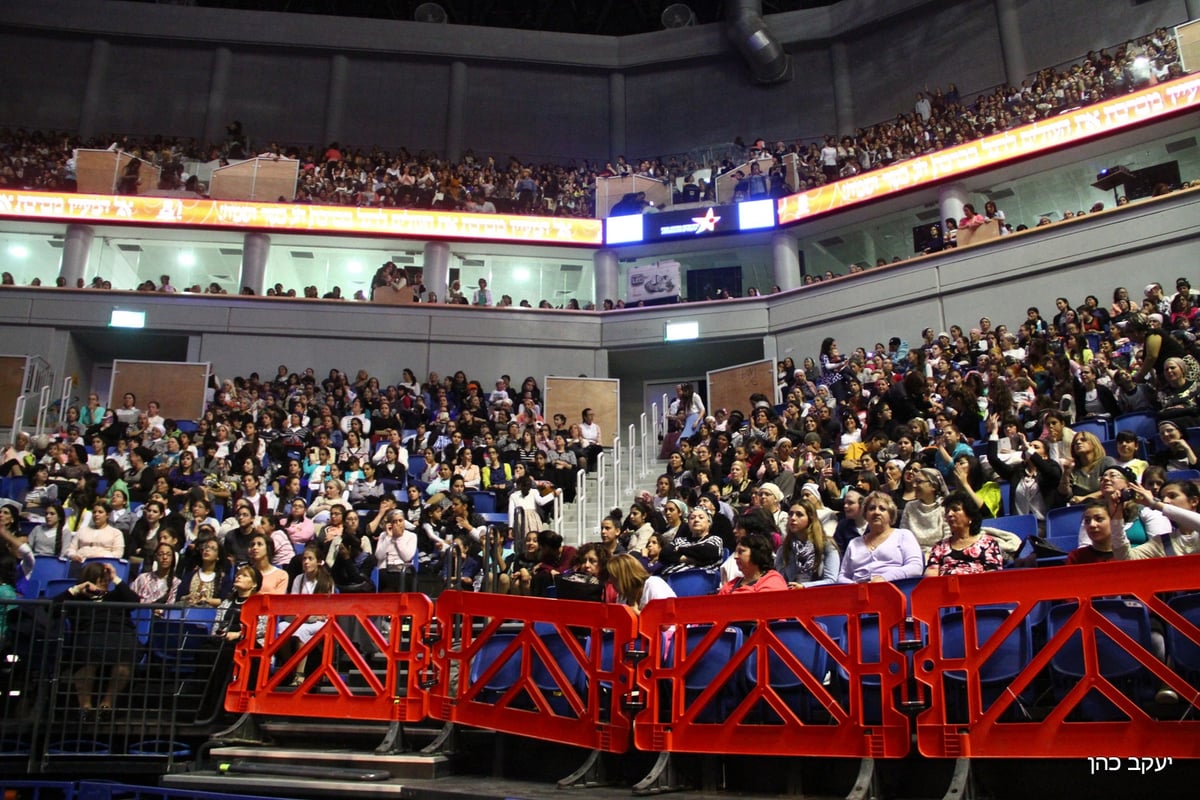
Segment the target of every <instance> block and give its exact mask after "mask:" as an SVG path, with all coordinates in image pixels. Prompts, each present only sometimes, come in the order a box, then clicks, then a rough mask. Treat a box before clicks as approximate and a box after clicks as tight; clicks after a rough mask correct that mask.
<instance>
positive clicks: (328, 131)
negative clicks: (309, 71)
mask: <svg viewBox="0 0 1200 800" xmlns="http://www.w3.org/2000/svg"><path fill="white" fill-rule="evenodd" d="M349 74H350V59H348V58H346V57H345V56H344V55H342V54H341V53H338V54H336V55H334V56H332V57H331V58H330V59H329V94H328V96H327V98H326V101H325V144H328V143H329V142H337V141H340V140H341V138H342V118H343V117H344V116H345V110H346V82H347V80H348V76H349Z"/></svg>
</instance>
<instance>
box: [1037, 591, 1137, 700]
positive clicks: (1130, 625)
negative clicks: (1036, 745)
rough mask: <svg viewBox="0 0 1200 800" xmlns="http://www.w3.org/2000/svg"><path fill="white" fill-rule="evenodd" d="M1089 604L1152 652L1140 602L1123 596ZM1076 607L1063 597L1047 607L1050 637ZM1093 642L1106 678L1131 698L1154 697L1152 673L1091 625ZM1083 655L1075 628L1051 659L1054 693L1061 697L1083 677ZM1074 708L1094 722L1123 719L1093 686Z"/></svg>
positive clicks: (1093, 601) (1085, 657) (1081, 645)
mask: <svg viewBox="0 0 1200 800" xmlns="http://www.w3.org/2000/svg"><path fill="white" fill-rule="evenodd" d="M1091 604H1092V607H1093V608H1095V609H1096V610H1097V611H1099V612H1100V613H1101V614H1103V615H1104V617H1105V618H1106V619H1108V620H1109V621H1110V622H1112V623H1113V624H1114V625H1116V626H1117V627H1118V628H1120V629H1121V631H1122V632H1124V633H1125V634H1127V635H1128V636H1129V637H1130V638H1131V639H1133V641H1135V642H1137V643H1138V644H1139V645H1141V646H1142V647H1143V648H1144V649H1145V650H1147V651H1149V652H1153V651H1152V644H1151V641H1150V614H1149V613H1148V612H1147V611H1146V607H1145V606H1144V605H1142V604H1141V603H1139V602H1137V601H1133V600H1124V599H1122V598H1102V599H1093V600H1092V601H1091ZM1077 610H1078V606H1077V605H1076V604H1075V603H1063V604H1061V605H1057V606H1054V607H1053V608H1051V609H1050V613H1049V616H1048V624H1049V629H1048V634H1049V637H1050V638H1053V637H1054V636H1055V635H1056V634H1057V633H1058V631H1060V630H1062V629H1063V628H1064V627H1065V626H1066V625H1067V624H1068V622H1069V621H1070V618H1071V616H1072V615H1073V614H1075V613H1076V611H1077ZM1095 642H1096V652H1095V657H1096V660H1097V663H1098V665H1099V673H1100V674H1101V675H1102V676H1104V678H1105V679H1106V680H1107V681H1108V682H1109V683H1111V684H1113V686H1115V687H1116V688H1117V689H1118V690H1119V691H1120V692H1121V693H1122V694H1124V695H1125V696H1126V697H1128V698H1129V699H1130V700H1132V701H1133V702H1134V703H1141V702H1146V701H1148V700H1150V699H1152V698H1153V696H1154V683H1153V681H1152V680H1151V678H1152V675H1153V673H1151V672H1150V671H1149V670H1148V669H1146V667H1145V666H1143V665H1142V663H1141V662H1140V661H1138V660H1137V659H1136V658H1135V657H1134V656H1133V655H1132V654H1131V653H1129V652H1128V651H1127V650H1125V649H1124V648H1123V647H1120V646H1118V645H1117V643H1116V642H1115V641H1113V639H1112V638H1111V637H1109V635H1108V634H1106V633H1104V632H1103V631H1101V630H1097V631H1095ZM1087 661H1088V658H1087V655H1086V654H1085V653H1084V649H1083V642H1082V636H1080V633H1079V631H1075V632H1074V633H1073V634H1072V635H1071V637H1070V638H1069V639H1068V640H1067V642H1066V643H1065V644H1063V646H1062V647H1061V648H1060V649H1059V650H1058V651H1057V652H1055V653H1054V655H1053V656H1052V657H1051V659H1050V681H1051V685H1052V686H1053V687H1054V694H1055V697H1056V698H1058V699H1059V700H1061V699H1062V698H1063V697H1064V696H1065V695H1066V694H1067V693H1068V692H1069V691H1070V690H1071V689H1072V688H1074V686H1075V684H1077V683H1078V682H1079V681H1080V680H1081V679H1082V678H1084V677H1085V675H1086V674H1087V669H1086V664H1087ZM1073 713H1076V714H1077V715H1078V716H1080V717H1082V718H1083V719H1085V720H1088V721H1092V722H1099V721H1106V720H1123V719H1126V716H1125V714H1124V712H1122V711H1121V710H1120V709H1119V708H1117V707H1116V706H1115V705H1113V703H1112V701H1110V700H1108V699H1107V698H1105V697H1103V696H1101V695H1100V694H1099V693H1098V692H1097V691H1095V690H1093V691H1091V692H1089V693H1088V694H1087V695H1086V696H1085V697H1084V698H1083V700H1082V701H1080V703H1079V705H1078V706H1077V707H1076V708H1075V709H1074V711H1073ZM1068 719H1070V717H1068Z"/></svg>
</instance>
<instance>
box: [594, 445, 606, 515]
mask: <svg viewBox="0 0 1200 800" xmlns="http://www.w3.org/2000/svg"><path fill="white" fill-rule="evenodd" d="M606 455H607V453H604V452H603V451H601V453H600V455H598V456H596V519H598V520H599V519H604V515H605V514H606V513H607V511H608V509H606V508H605V507H604V489H605V485H606V484H605V478H604V467H605V464H604V457H605V456H606Z"/></svg>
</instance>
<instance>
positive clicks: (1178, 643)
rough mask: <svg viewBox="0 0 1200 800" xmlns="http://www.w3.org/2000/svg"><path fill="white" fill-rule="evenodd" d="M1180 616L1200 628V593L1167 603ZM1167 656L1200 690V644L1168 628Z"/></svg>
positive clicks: (1177, 669) (1170, 627)
mask: <svg viewBox="0 0 1200 800" xmlns="http://www.w3.org/2000/svg"><path fill="white" fill-rule="evenodd" d="M1167 604H1168V605H1169V606H1171V608H1173V609H1175V610H1176V611H1177V612H1179V614H1180V616H1182V617H1183V618H1184V619H1186V620H1187V621H1188V622H1190V623H1192V624H1193V625H1195V626H1196V627H1197V628H1200V592H1193V593H1190V594H1181V595H1179V596H1177V597H1172V598H1171V599H1170V600H1168V601H1167ZM1166 639H1167V655H1168V656H1169V657H1170V659H1171V663H1172V664H1174V666H1175V671H1176V672H1178V673H1179V674H1180V675H1182V676H1183V677H1184V678H1185V679H1186V680H1187V681H1188V683H1190V684H1192V686H1195V687H1197V688H1200V644H1197V643H1196V642H1193V641H1192V640H1191V639H1189V638H1188V637H1186V636H1184V635H1183V633H1181V632H1180V631H1179V630H1178V629H1177V628H1175V627H1173V626H1167V628H1166Z"/></svg>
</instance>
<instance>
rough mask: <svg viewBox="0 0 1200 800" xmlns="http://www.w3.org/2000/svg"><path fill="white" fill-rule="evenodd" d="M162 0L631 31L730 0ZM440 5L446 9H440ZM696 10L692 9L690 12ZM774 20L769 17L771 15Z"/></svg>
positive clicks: (713, 10) (672, 22) (805, 0)
mask: <svg viewBox="0 0 1200 800" xmlns="http://www.w3.org/2000/svg"><path fill="white" fill-rule="evenodd" d="M137 1H138V2H146V3H156V4H159V5H179V6H199V7H203V8H228V9H240V10H244V11H274V12H279V13H287V14H321V15H331V16H343V17H367V18H374V19H392V20H420V21H425V22H437V21H444V22H446V23H448V24H452V25H480V26H484V27H489V28H519V29H523V30H534V31H549V32H556V33H580V34H591V35H599V36H628V35H631V34H635V33H650V32H653V31H660V30H663V29H664V28H666V27H680V26H681V25H683V24H687V20H688V19H689V17H690V18H691V19H692V22H691V23H690V24H698V25H704V24H708V23H713V22H720V21H721V20H722V19H724V16H725V12H724V8H725V2H724V0H686V2H682V3H680V2H673V0H435V1H434V2H430V1H429V0H137ZM837 2H839V0H763V3H762V7H763V14H764V16H768V17H769V16H770V15H771V14H779V13H783V12H787V11H799V10H803V9H808V8H819V7H822V6H830V5H834V4H835V3H837ZM439 9H440V11H439ZM689 11H690V15H689V14H688V12H689ZM768 21H769V20H768Z"/></svg>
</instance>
